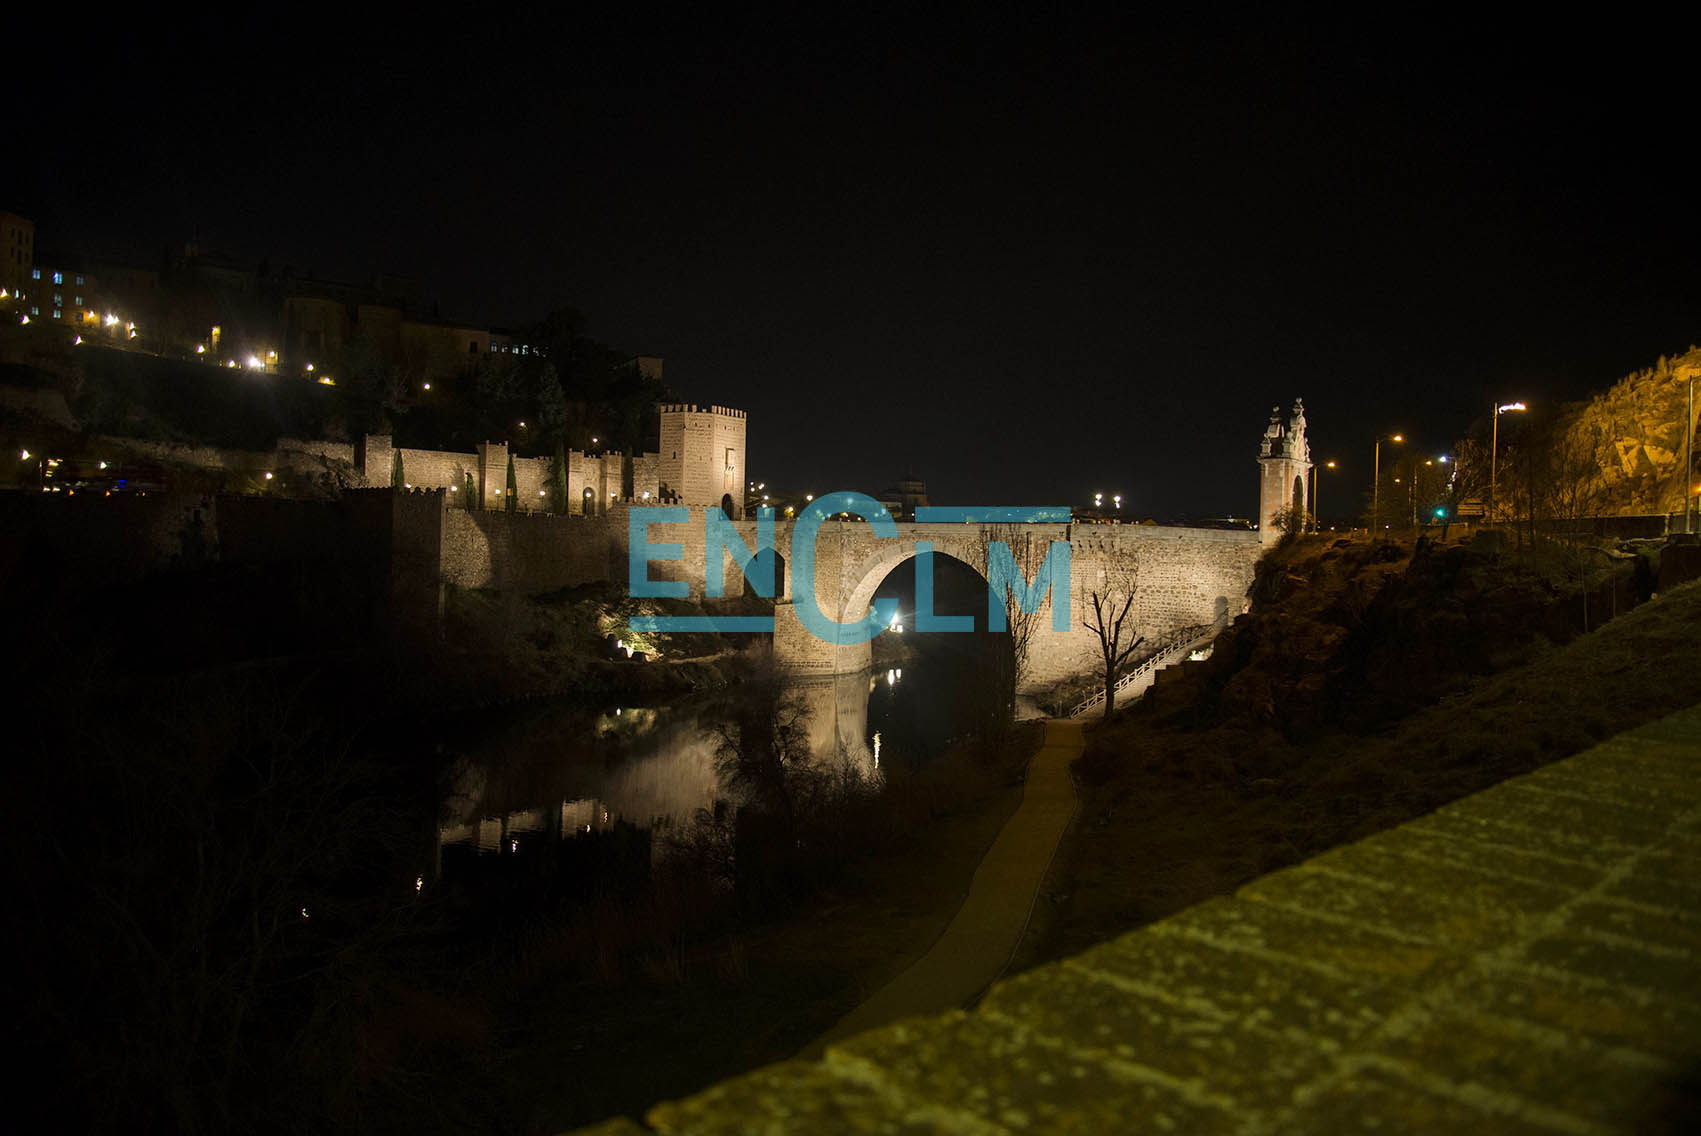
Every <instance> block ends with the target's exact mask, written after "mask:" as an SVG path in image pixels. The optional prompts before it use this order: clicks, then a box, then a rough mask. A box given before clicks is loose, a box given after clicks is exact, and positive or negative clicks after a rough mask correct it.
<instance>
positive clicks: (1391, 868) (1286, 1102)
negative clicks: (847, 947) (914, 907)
mask: <svg viewBox="0 0 1701 1136" xmlns="http://www.w3.org/2000/svg"><path fill="white" fill-rule="evenodd" d="M710 1042H711V1039H707V1038H706V1039H705V1043H706V1044H707V1043H710ZM1698 1071H1701V707H1697V708H1694V709H1691V710H1686V711H1683V712H1682V713H1679V714H1675V715H1672V716H1671V717H1669V718H1666V719H1664V720H1662V721H1659V722H1655V723H1652V724H1650V725H1648V726H1644V727H1642V728H1641V729H1638V730H1633V731H1630V732H1629V733H1625V734H1621V735H1619V736H1618V737H1615V738H1612V739H1610V740H1608V741H1606V742H1604V743H1602V744H1601V745H1599V746H1596V747H1595V748H1594V749H1591V750H1589V751H1587V752H1586V753H1582V754H1579V755H1577V756H1576V757H1573V758H1569V759H1567V760H1565V761H1560V762H1556V763H1555V764H1553V765H1550V766H1548V767H1546V768H1545V769H1541V770H1538V771H1537V772H1535V773H1532V774H1529V775H1527V776H1524V777H1517V778H1514V779H1512V780H1511V781H1508V782H1506V783H1504V784H1502V785H1498V786H1495V787H1494V788H1492V789H1488V790H1486V791H1484V792H1481V793H1478V794H1476V795H1475V796H1472V797H1468V798H1466V799H1465V800H1462V801H1459V802H1456V803H1454V804H1452V805H1449V806H1447V807H1446V808H1443V809H1441V810H1439V811H1438V812H1435V813H1433V814H1431V815H1429V816H1427V817H1423V818H1421V819H1419V820H1416V821H1413V822H1411V823H1410V824H1406V825H1402V826H1400V827H1399V828H1395V829H1392V830H1390V831H1388V832H1385V833H1381V834H1379V835H1377V836H1373V837H1371V838H1369V839H1367V840H1363V841H1360V842H1358V843H1357V844H1351V845H1346V846H1344V847H1341V848H1337V849H1335V850H1333V851H1331V852H1327V853H1325V854H1323V855H1321V856H1318V857H1316V858H1315V859H1313V860H1309V861H1307V862H1306V863H1304V864H1301V865H1298V866H1297V867H1294V868H1289V869H1286V870H1284V871H1280V872H1275V873H1272V874H1271V875H1268V876H1265V877H1263V878H1261V879H1259V880H1257V881H1255V882H1253V883H1252V884H1250V885H1248V886H1247V887H1245V888H1242V889H1241V890H1240V891H1239V892H1238V893H1237V894H1235V895H1234V896H1231V897H1225V898H1220V899H1214V900H1210V901H1209V902H1206V903H1202V904H1200V905H1198V906H1197V907H1193V908H1189V909H1188V910H1186V911H1183V912H1181V913H1180V914H1178V915H1176V916H1174V917H1172V918H1170V919H1166V920H1164V921H1162V922H1160V923H1156V924H1153V925H1152V926H1150V927H1146V928H1143V929H1141V930H1139V931H1135V932H1133V933H1131V934H1128V935H1124V936H1122V937H1121V938H1119V939H1115V940H1112V941H1111V942H1108V943H1104V944H1101V945H1100V946H1097V947H1095V948H1093V949H1092V950H1090V951H1088V952H1086V953H1085V954H1082V955H1079V956H1077V957H1075V958H1072V959H1068V960H1065V961H1064V962H1061V963H1055V964H1051V965H1048V966H1043V967H1039V968H1037V969H1035V970H1031V971H1028V972H1027V973H1025V974H1022V975H1019V976H1017V977H1015V978H1013V979H1010V980H1008V981H1005V982H1001V983H999V984H998V985H997V986H995V987H993V989H992V990H991V991H990V992H989V993H988V994H987V996H986V997H985V998H984V999H983V1000H982V1001H981V1003H980V1004H979V1006H978V1007H977V1008H976V1009H975V1010H974V1011H973V1012H972V1013H963V1012H960V1011H953V1012H948V1013H944V1014H939V1015H937V1016H933V1017H922V1018H912V1019H909V1020H907V1021H904V1022H900V1023H898V1024H896V1025H890V1026H887V1027H885V1028H883V1029H877V1030H875V1031H873V1032H870V1033H865V1034H862V1035H860V1036H857V1037H853V1038H850V1039H848V1040H844V1041H840V1042H836V1043H834V1044H832V1045H831V1046H829V1047H828V1049H827V1053H826V1056H825V1058H824V1059H823V1060H820V1061H787V1062H782V1063H780V1064H778V1065H772V1066H769V1067H767V1068H765V1069H758V1070H756V1071H755V1072H753V1073H748V1074H745V1075H744V1076H741V1077H737V1078H734V1079H733V1080H730V1081H726V1082H723V1083H722V1084H720V1085H716V1086H714V1087H713V1088H710V1089H708V1090H706V1091H704V1092H702V1093H699V1094H698V1095H697V1096H694V1097H691V1098H689V1099H687V1100H683V1101H675V1102H671V1103H667V1104H659V1105H657V1106H655V1107H654V1108H652V1109H651V1110H650V1111H649V1112H648V1113H647V1114H646V1117H645V1119H646V1121H647V1122H648V1123H649V1124H650V1125H652V1126H653V1130H654V1131H658V1132H663V1133H735V1132H737V1133H743V1132H754V1131H760V1132H799V1133H832V1132H917V1133H919V1132H941V1131H949V1132H978V1133H999V1132H1020V1131H1028V1132H1091V1133H1107V1132H1200V1133H1239V1134H1244V1136H1262V1134H1265V1133H1288V1132H1307V1133H1316V1132H1323V1133H1326V1132H1340V1131H1371V1130H1374V1131H1379V1132H1447V1133H1453V1132H1496V1133H1501V1132H1519V1133H1522V1132H1530V1133H1537V1132H1545V1133H1554V1132H1558V1133H1575V1134H1578V1136H1587V1134H1592V1133H1615V1132H1625V1133H1628V1132H1668V1131H1673V1132H1675V1131H1698V1130H1701V1125H1698V1124H1697V1120H1698V1118H1701V1076H1698ZM593 1131H596V1132H599V1133H602V1134H603V1136H615V1134H621V1133H625V1134H635V1133H641V1132H644V1131H646V1130H645V1129H643V1128H642V1127H640V1126H638V1125H635V1124H633V1123H632V1122H631V1121H628V1120H624V1119H621V1120H614V1121H610V1122H608V1123H607V1124H605V1125H602V1126H599V1127H598V1128H597V1129H595V1130H593Z"/></svg>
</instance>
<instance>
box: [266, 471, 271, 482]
mask: <svg viewBox="0 0 1701 1136" xmlns="http://www.w3.org/2000/svg"><path fill="white" fill-rule="evenodd" d="M271 479H272V471H271V470H269V469H268V470H267V471H266V480H267V481H270V480H271Z"/></svg>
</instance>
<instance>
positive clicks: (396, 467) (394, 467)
mask: <svg viewBox="0 0 1701 1136" xmlns="http://www.w3.org/2000/svg"><path fill="white" fill-rule="evenodd" d="M390 452H391V453H392V454H393V455H395V456H394V457H392V458H391V459H390V488H391V489H400V488H401V487H402V486H404V485H406V484H407V479H406V478H404V477H403V476H402V451H401V449H400V448H397V449H394V450H391V451H390Z"/></svg>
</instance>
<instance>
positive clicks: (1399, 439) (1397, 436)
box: [1391, 434, 1406, 442]
mask: <svg viewBox="0 0 1701 1136" xmlns="http://www.w3.org/2000/svg"><path fill="white" fill-rule="evenodd" d="M1405 440H1406V436H1405V435H1404V434H1395V435H1394V437H1393V438H1392V439H1391V441H1395V442H1403V441H1405Z"/></svg>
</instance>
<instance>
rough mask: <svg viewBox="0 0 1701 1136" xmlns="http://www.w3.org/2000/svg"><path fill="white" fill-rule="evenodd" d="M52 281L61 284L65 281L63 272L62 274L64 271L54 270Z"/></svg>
mask: <svg viewBox="0 0 1701 1136" xmlns="http://www.w3.org/2000/svg"><path fill="white" fill-rule="evenodd" d="M53 282H54V283H55V284H63V283H65V274H64V273H63V272H55V273H54V274H53Z"/></svg>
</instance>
